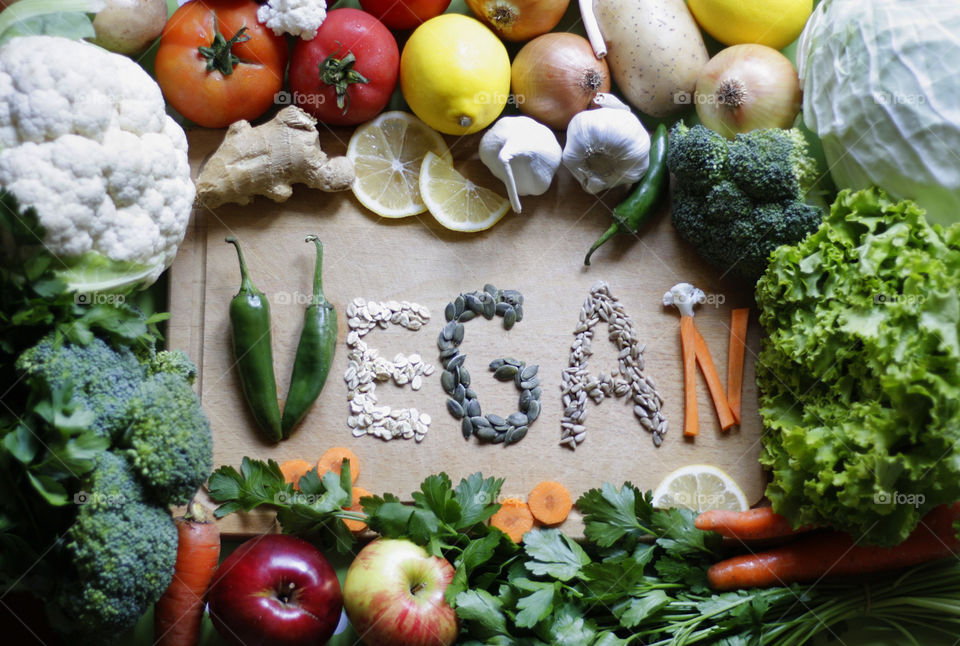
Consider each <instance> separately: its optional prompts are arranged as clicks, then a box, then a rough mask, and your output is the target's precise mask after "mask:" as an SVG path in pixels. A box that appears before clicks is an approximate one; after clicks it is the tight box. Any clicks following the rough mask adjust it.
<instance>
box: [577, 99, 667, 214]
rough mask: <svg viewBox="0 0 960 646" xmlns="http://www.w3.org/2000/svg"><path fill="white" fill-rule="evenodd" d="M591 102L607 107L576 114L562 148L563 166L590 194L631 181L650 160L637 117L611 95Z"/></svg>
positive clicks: (632, 181)
mask: <svg viewBox="0 0 960 646" xmlns="http://www.w3.org/2000/svg"><path fill="white" fill-rule="evenodd" d="M594 102H595V103H597V104H599V105H603V106H610V107H601V108H598V109H596V110H584V111H583V112H578V113H577V114H575V115H574V116H573V119H571V120H570V124H569V125H568V126H567V143H566V146H564V148H563V165H564V166H566V167H567V168H568V169H569V170H570V172H571V173H573V176H574V177H576V178H577V181H578V182H580V186H582V187H583V190H585V191H586V192H587V193H590V194H591V195H593V194H596V193H599V192H601V191H605V190H607V189H611V188H613V187H614V186H620V185H621V184H633V183H634V182H636V181H638V180H639V179H640V178H641V177H643V174H644V173H646V172H647V166H648V164H649V162H650V135H649V134H647V131H646V129H645V128H644V127H643V124H642V123H640V119H638V118H637V117H636V115H634V114H633V113H632V112H630V110H629V109H625V108H626V106H624V105H623V103H622V102H621V101H619V100H618V99H617V98H616V97H614V96H612V95H602V94H598V95H597V99H595V100H594Z"/></svg>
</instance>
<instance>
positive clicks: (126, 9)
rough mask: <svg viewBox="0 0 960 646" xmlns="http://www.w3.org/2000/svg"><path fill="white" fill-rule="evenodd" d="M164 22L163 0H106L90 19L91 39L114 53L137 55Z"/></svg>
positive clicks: (164, 2)
mask: <svg viewBox="0 0 960 646" xmlns="http://www.w3.org/2000/svg"><path fill="white" fill-rule="evenodd" d="M166 22H167V2H166V0H107V3H106V7H105V8H104V9H101V10H100V11H99V12H98V13H97V15H96V17H94V19H93V30H94V32H95V33H96V37H95V38H94V39H93V42H95V43H96V44H98V45H100V46H101V47H103V48H104V49H109V50H110V51H111V52H116V53H118V54H128V55H129V54H139V53H140V52H142V51H143V50H145V49H146V48H147V47H148V46H149V45H150V43H152V42H153V41H154V40H156V39H157V38H159V37H160V32H161V31H163V26H164V25H165V24H166Z"/></svg>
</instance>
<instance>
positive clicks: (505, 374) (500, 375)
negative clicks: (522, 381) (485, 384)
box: [493, 364, 518, 381]
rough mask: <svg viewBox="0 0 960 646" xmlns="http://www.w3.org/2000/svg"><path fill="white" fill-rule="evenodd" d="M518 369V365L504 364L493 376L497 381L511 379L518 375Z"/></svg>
mask: <svg viewBox="0 0 960 646" xmlns="http://www.w3.org/2000/svg"><path fill="white" fill-rule="evenodd" d="M517 372H518V370H517V367H516V366H511V365H506V364H505V365H502V366H500V367H499V368H497V369H496V370H494V372H493V378H494V379H496V380H497V381H510V380H511V379H513V378H514V376H516V374H517Z"/></svg>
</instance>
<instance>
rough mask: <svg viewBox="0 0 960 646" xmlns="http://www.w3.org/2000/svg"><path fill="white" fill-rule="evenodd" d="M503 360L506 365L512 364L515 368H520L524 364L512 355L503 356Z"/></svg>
mask: <svg viewBox="0 0 960 646" xmlns="http://www.w3.org/2000/svg"><path fill="white" fill-rule="evenodd" d="M503 362H504V363H505V364H507V365H508V366H514V367H516V368H522V367H523V366H524V365H525V364H524V363H523V362H522V361H520V360H518V359H514V358H513V357H504V358H503Z"/></svg>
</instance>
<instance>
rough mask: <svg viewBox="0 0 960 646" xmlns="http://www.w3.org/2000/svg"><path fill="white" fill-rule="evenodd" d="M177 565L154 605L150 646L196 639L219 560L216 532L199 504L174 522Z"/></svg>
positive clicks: (189, 644) (188, 644)
mask: <svg viewBox="0 0 960 646" xmlns="http://www.w3.org/2000/svg"><path fill="white" fill-rule="evenodd" d="M176 524H177V538H178V541H179V543H178V544H177V563H176V566H175V568H174V572H173V580H172V581H171V582H170V587H168V588H167V591H166V592H164V593H163V596H162V597H160V599H159V600H158V601H157V603H156V605H155V606H154V613H153V635H154V646H194V645H195V644H196V643H197V642H198V641H199V639H200V624H201V622H202V621H203V608H204V606H205V603H206V602H205V600H204V596H205V595H206V593H207V586H209V585H210V579H212V578H213V574H214V572H215V571H216V569H217V561H219V559H220V530H219V529H218V528H217V524H216V523H215V522H213V516H212V515H211V514H210V513H209V512H208V511H207V510H205V509H204V508H203V507H202V506H201V505H200V504H199V503H196V502H194V503H192V504H191V505H190V509H189V511H188V512H187V514H186V515H185V516H183V517H181V518H177V519H176Z"/></svg>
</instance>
